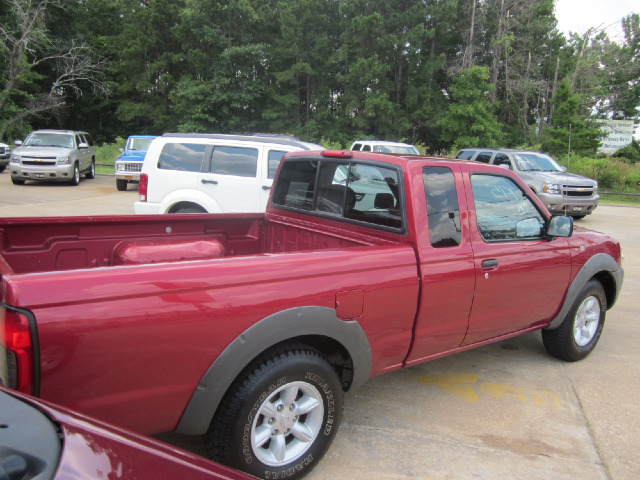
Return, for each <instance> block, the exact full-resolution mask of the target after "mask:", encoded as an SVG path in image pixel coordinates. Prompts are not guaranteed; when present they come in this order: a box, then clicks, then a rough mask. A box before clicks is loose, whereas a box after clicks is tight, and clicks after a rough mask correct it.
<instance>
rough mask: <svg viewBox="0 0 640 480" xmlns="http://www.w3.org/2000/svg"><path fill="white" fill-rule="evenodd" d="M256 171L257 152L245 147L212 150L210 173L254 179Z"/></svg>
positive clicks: (219, 147)
mask: <svg viewBox="0 0 640 480" xmlns="http://www.w3.org/2000/svg"><path fill="white" fill-rule="evenodd" d="M257 171H258V150H257V149H256V148H245V147H221V146H216V147H215V148H214V149H213V156H212V158H211V173H217V174H219V175H233V176H236V177H255V176H256V175H257Z"/></svg>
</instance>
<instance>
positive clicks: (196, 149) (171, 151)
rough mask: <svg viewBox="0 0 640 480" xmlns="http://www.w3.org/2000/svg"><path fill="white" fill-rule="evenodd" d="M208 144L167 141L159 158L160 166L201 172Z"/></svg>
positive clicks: (166, 168) (165, 168)
mask: <svg viewBox="0 0 640 480" xmlns="http://www.w3.org/2000/svg"><path fill="white" fill-rule="evenodd" d="M206 150H207V146H206V145H203V144H199V143H167V144H166V145H165V146H164V147H162V152H160V157H159V158H158V168H161V169H163V170H180V171H183V172H199V171H200V168H201V166H202V160H203V159H204V154H205V151H206Z"/></svg>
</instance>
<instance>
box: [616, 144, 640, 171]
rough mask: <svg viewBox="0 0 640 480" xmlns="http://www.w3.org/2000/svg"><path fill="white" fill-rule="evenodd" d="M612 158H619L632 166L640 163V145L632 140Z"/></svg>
mask: <svg viewBox="0 0 640 480" xmlns="http://www.w3.org/2000/svg"><path fill="white" fill-rule="evenodd" d="M612 157H615V158H619V159H620V160H622V161H626V162H628V163H631V164H632V165H635V164H636V163H640V143H639V142H638V141H637V140H636V139H635V138H634V139H633V140H631V143H630V144H629V145H625V146H624V147H622V148H620V149H618V150H617V151H616V152H615V153H614V154H613V155H612Z"/></svg>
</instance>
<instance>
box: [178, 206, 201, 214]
mask: <svg viewBox="0 0 640 480" xmlns="http://www.w3.org/2000/svg"><path fill="white" fill-rule="evenodd" d="M173 213H207V212H206V210H203V209H202V208H199V207H181V208H179V209H178V210H176V211H175V212H173Z"/></svg>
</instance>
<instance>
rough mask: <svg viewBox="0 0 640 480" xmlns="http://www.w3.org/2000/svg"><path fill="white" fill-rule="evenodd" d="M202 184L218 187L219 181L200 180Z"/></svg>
mask: <svg viewBox="0 0 640 480" xmlns="http://www.w3.org/2000/svg"><path fill="white" fill-rule="evenodd" d="M200 183H210V184H211V185H217V184H218V181H217V180H205V179H204V178H203V179H202V180H200Z"/></svg>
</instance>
